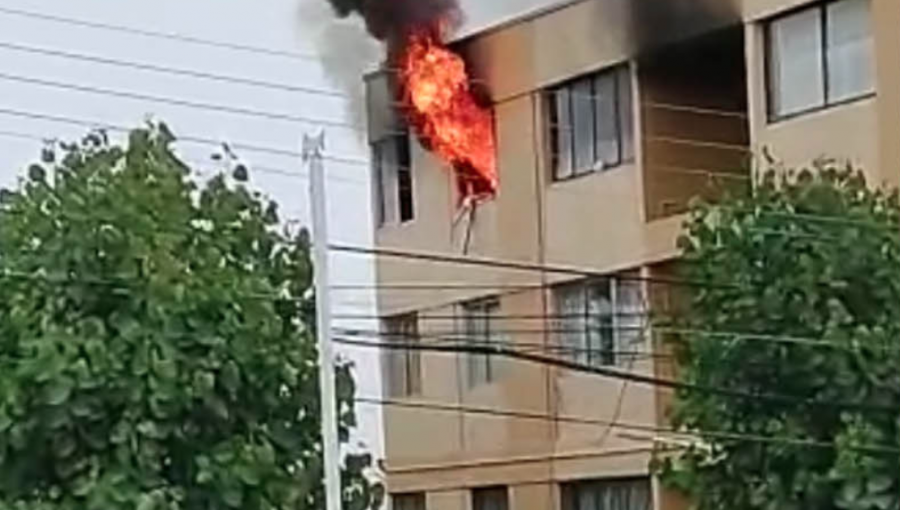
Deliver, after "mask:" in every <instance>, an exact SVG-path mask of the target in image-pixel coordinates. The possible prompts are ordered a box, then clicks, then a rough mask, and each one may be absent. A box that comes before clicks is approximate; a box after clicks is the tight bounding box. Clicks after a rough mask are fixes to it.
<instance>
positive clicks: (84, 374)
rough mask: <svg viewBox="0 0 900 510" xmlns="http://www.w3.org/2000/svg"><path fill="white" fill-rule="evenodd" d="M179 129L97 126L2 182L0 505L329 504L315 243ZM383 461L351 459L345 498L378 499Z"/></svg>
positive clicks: (341, 392)
mask: <svg viewBox="0 0 900 510" xmlns="http://www.w3.org/2000/svg"><path fill="white" fill-rule="evenodd" d="M172 142H173V137H172V135H171V134H170V133H169V131H168V130H167V129H166V128H165V126H164V125H159V126H150V127H148V128H146V129H137V130H135V131H133V132H132V133H131V134H130V136H129V139H128V141H127V144H126V145H125V146H117V145H116V144H113V143H110V142H109V141H108V140H107V138H106V136H105V134H104V133H102V132H101V133H93V134H90V135H89V136H87V137H85V138H84V139H83V140H81V141H80V142H78V143H74V144H64V145H62V146H61V147H58V148H55V149H48V150H45V151H44V153H43V155H42V160H43V163H42V164H40V165H33V166H31V167H30V168H29V170H28V174H27V177H25V178H23V179H22V180H21V181H20V184H19V186H18V187H17V189H16V190H14V191H10V190H4V191H3V192H2V195H0V509H10V510H12V509H16V510H19V509H21V510H58V509H86V510H87V509H97V510H110V509H128V510H134V509H139V510H154V509H172V510H174V509H185V510H193V509H204V510H206V509H225V508H241V509H253V510H256V509H259V510H262V509H276V508H277V509H304V508H308V509H318V508H322V507H323V489H322V487H321V476H322V469H321V456H320V454H319V453H317V452H318V451H319V443H320V434H319V401H318V387H317V386H318V385H317V377H318V376H317V372H318V369H317V363H316V348H315V342H314V335H313V331H312V330H313V327H312V326H313V322H312V321H311V319H310V308H311V299H312V296H311V292H310V277H311V271H312V268H311V263H310V259H309V249H308V248H309V246H308V240H307V239H308V238H307V236H306V235H305V234H303V233H299V234H298V235H290V234H288V233H287V232H288V231H287V230H286V229H285V228H284V227H283V226H282V225H281V224H280V220H279V216H278V212H277V207H276V204H275V203H274V202H271V201H268V200H266V199H265V198H264V197H263V196H262V195H261V194H259V193H257V192H253V191H251V190H249V189H248V187H247V185H246V184H245V183H244V182H243V181H246V179H247V174H246V169H244V168H238V169H237V171H236V172H235V174H234V177H233V178H230V177H226V176H224V175H219V176H217V177H214V178H212V179H210V180H208V181H207V182H205V184H203V185H198V184H196V183H195V182H194V181H192V180H191V178H190V172H189V169H188V167H187V166H186V165H185V164H184V163H182V162H181V161H180V160H179V159H178V157H177V156H176V155H175V154H174V153H173V151H172V149H171V144H172ZM337 378H338V399H339V411H340V425H341V427H340V432H341V439H342V440H343V441H344V442H346V441H347V440H348V437H349V433H350V429H351V428H352V427H353V426H355V418H354V409H353V396H354V391H355V390H354V385H353V380H352V377H351V367H350V366H349V365H347V364H340V366H339V369H338V374H337ZM370 463H371V458H370V457H369V456H368V455H366V454H356V455H350V456H347V457H346V458H345V470H344V473H343V475H344V476H343V482H344V494H345V498H346V502H345V504H346V505H348V508H352V509H355V510H362V509H363V508H366V507H367V506H369V504H370V503H372V504H377V503H378V499H379V491H380V487H374V486H372V485H370V483H368V482H367V480H366V478H365V477H364V476H363V472H364V471H365V470H366V469H367V468H368V467H369V465H370Z"/></svg>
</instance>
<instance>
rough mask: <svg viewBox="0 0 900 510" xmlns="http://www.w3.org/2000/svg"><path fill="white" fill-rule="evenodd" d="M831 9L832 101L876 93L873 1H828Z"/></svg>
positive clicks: (829, 46) (829, 45) (827, 49)
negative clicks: (872, 28)
mask: <svg viewBox="0 0 900 510" xmlns="http://www.w3.org/2000/svg"><path fill="white" fill-rule="evenodd" d="M827 10H828V12H827V14H826V19H827V21H828V26H827V32H828V33H827V41H828V47H827V48H826V52H827V58H828V96H829V97H828V100H829V102H836V101H841V100H844V99H849V98H852V97H855V96H859V95H862V94H867V93H869V92H872V91H873V90H874V82H873V72H872V71H873V65H874V64H873V62H872V55H873V52H874V48H873V43H872V32H871V29H870V22H871V20H870V13H869V0H842V1H840V2H835V3H832V4H828V6H827Z"/></svg>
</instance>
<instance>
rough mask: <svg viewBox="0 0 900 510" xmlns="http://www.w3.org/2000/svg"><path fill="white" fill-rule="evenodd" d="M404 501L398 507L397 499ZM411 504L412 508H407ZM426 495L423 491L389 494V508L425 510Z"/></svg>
mask: <svg viewBox="0 0 900 510" xmlns="http://www.w3.org/2000/svg"><path fill="white" fill-rule="evenodd" d="M398 499H399V500H401V501H406V503H405V504H403V505H400V506H402V507H403V508H398V505H397V500H398ZM408 506H413V507H414V508H413V509H410V508H407V507H408ZM427 509H428V497H427V495H426V494H425V493H424V492H397V493H392V494H391V510H427Z"/></svg>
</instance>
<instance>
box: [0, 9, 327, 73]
mask: <svg viewBox="0 0 900 510" xmlns="http://www.w3.org/2000/svg"><path fill="white" fill-rule="evenodd" d="M0 13H3V14H6V15H9V16H18V17H23V18H31V19H38V20H41V21H49V22H53V23H60V24H66V25H73V26H80V27H85V28H93V29H100V30H107V31H110V32H119V33H125V34H130V35H137V36H141V37H151V38H156V39H167V40H170V41H177V42H182V43H190V44H195V45H198V46H208V47H212V48H221V49H227V50H234V51H242V52H246V53H256V54H258V55H268V56H272V57H282V58H289V59H294V60H309V61H317V62H318V61H319V57H317V56H315V55H311V54H307V53H297V52H293V51H285V50H276V49H272V48H264V47H260V46H251V45H247V44H237V43H232V42H227V41H216V40H212V39H204V38H201V37H196V36H191V35H184V34H179V33H175V32H160V31H155V30H147V29H142V28H135V27H128V26H123V25H115V24H112V23H101V22H97V21H88V20H84V19H78V18H70V17H65V16H59V15H55V14H46V13H40V12H36V11H27V10H24V9H15V8H11V7H0Z"/></svg>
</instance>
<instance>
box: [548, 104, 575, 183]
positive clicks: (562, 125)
mask: <svg viewBox="0 0 900 510" xmlns="http://www.w3.org/2000/svg"><path fill="white" fill-rule="evenodd" d="M570 99H571V98H570V94H569V90H568V89H565V88H560V89H557V90H556V91H555V92H554V93H553V107H552V110H553V114H552V115H551V119H550V120H551V123H552V125H551V126H550V127H551V129H552V131H553V133H555V136H554V137H553V138H555V140H553V141H554V146H553V155H554V165H555V168H554V169H553V170H554V172H555V176H556V178H557V179H566V178H569V177H571V176H572V117H571V115H570V111H571V110H570V107H571V105H570V104H569V102H570Z"/></svg>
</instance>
